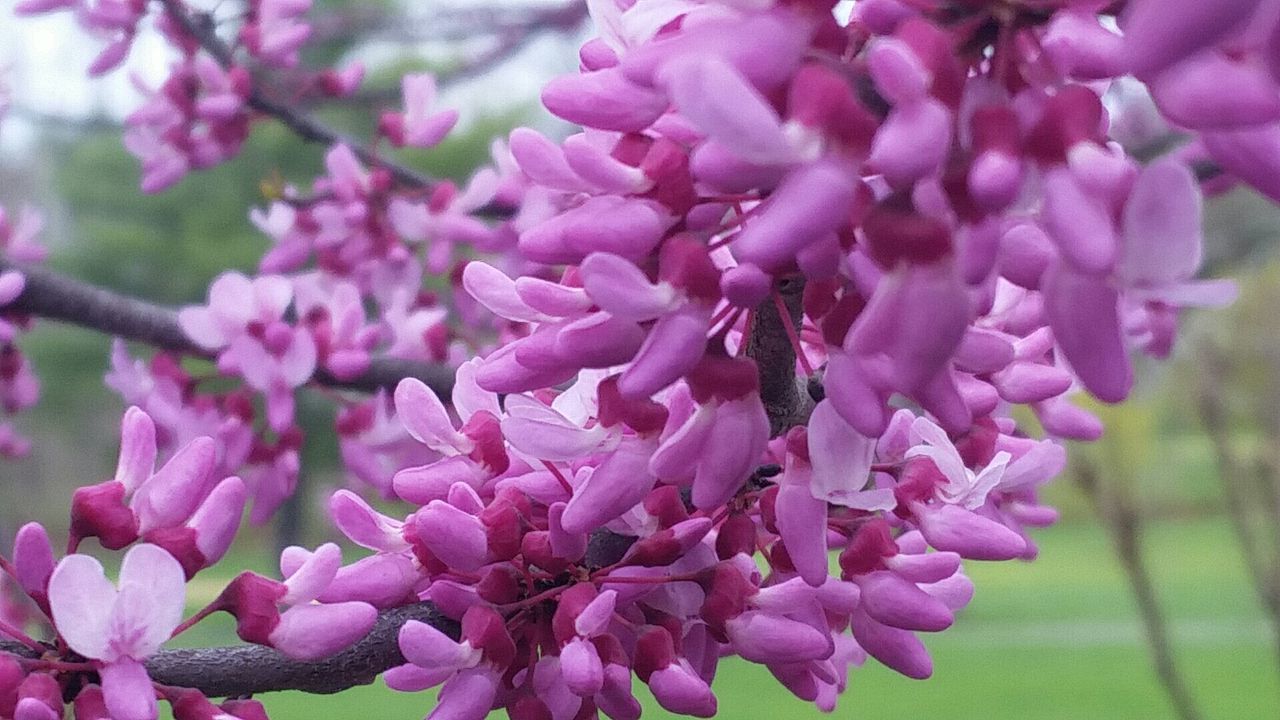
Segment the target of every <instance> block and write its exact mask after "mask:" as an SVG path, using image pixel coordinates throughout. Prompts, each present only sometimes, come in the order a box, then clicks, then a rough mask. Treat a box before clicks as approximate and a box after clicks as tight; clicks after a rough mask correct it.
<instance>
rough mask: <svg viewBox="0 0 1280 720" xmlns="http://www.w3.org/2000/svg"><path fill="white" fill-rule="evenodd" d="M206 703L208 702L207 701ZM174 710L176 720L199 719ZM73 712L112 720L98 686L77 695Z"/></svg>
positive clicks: (78, 719) (89, 719)
mask: <svg viewBox="0 0 1280 720" xmlns="http://www.w3.org/2000/svg"><path fill="white" fill-rule="evenodd" d="M192 692H195V691H192ZM196 694H199V693H196ZM171 702H172V701H171ZM206 702H208V701H207V700H206ZM215 709H216V708H215ZM173 710H174V720H188V719H189V718H192V719H193V720H194V718H196V717H197V716H183V715H179V714H178V706H177V705H173ZM72 712H73V713H74V716H75V720H111V713H110V712H108V711H107V701H106V699H105V698H103V696H102V688H100V687H98V686H97V685H86V686H85V688H84V689H83V690H81V691H80V692H79V693H78V694H77V695H76V699H75V702H74V703H72ZM6 714H7V713H6ZM213 717H214V716H213V715H207V716H199V718H198V720H212V718H213Z"/></svg>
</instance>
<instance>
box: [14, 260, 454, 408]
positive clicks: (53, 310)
mask: <svg viewBox="0 0 1280 720" xmlns="http://www.w3.org/2000/svg"><path fill="white" fill-rule="evenodd" d="M4 270H18V271H20V272H21V273H22V274H23V276H24V277H25V278H26V287H25V288H24V289H23V291H22V294H21V295H19V296H18V298H17V299H16V300H14V301H13V303H11V304H9V305H6V306H5V308H4V310H5V311H6V312H19V313H24V314H27V315H32V316H35V317H41V318H47V319H50V320H60V321H62V322H67V323H71V324H73V325H79V326H80V327H85V328H90V329H93V330H98V331H100V332H103V333H106V334H109V335H114V336H116V337H121V338H124V339H126V340H136V341H138V342H143V343H146V344H148V345H153V346H155V347H158V348H161V349H164V350H171V351H174V352H180V353H183V354H186V355H194V356H198V357H204V358H211V357H212V354H211V353H210V352H209V351H207V350H205V349H203V348H201V347H198V346H196V345H195V344H193V343H192V342H191V341H190V340H189V339H188V338H187V336H186V333H184V332H183V331H182V327H181V326H179V325H178V313H177V312H176V311H175V310H174V309H172V308H168V307H164V306H162V305H156V304H154V303H149V302H146V301H143V300H137V299H135V298H131V297H126V296H124V295H121V294H119V293H116V292H113V291H111V290H106V289H104V288H100V287H95V286H93V285H89V284H87V283H83V282H80V281H79V280H75V279H73V278H69V277H67V276H65V275H61V274H59V273H56V272H54V271H52V270H48V269H46V268H42V267H37V266H27V265H18V264H16V263H12V262H9V261H7V260H0V271H4ZM407 377H414V378H418V379H419V380H421V381H423V382H424V383H426V384H427V385H428V386H429V387H430V388H431V389H432V390H434V391H435V392H436V393H437V394H438V395H440V396H441V397H449V394H450V393H451V392H452V390H453V371H452V370H450V369H449V368H447V367H445V366H443V365H432V364H428V363H421V362H414V361H410V360H399V359H396V358H379V359H376V360H374V361H373V364H372V365H370V367H369V369H368V370H366V371H365V372H363V373H361V374H360V375H359V376H357V377H355V378H352V379H350V380H339V379H338V378H336V377H334V376H333V375H331V374H329V372H328V371H326V370H324V369H323V368H321V369H318V370H317V371H316V374H315V376H314V377H313V378H312V381H313V382H316V383H319V384H321V385H325V386H328V387H332V388H337V389H345V390H361V391H366V392H368V391H373V390H377V389H378V388H394V387H395V385H396V383H398V382H400V380H402V379H403V378H407Z"/></svg>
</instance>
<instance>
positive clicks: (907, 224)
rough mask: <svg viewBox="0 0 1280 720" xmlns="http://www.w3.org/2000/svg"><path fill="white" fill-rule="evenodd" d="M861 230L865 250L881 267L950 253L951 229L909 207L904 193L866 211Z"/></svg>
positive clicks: (927, 261) (926, 261) (933, 258)
mask: <svg viewBox="0 0 1280 720" xmlns="http://www.w3.org/2000/svg"><path fill="white" fill-rule="evenodd" d="M862 232H863V233H864V234H865V236H866V238H867V253H868V254H869V255H870V256H871V259H872V260H875V261H876V263H877V264H878V265H880V267H882V268H885V269H886V270H890V269H893V268H894V267H896V266H897V265H898V263H900V262H909V263H931V262H934V261H936V260H938V259H940V258H942V257H944V256H946V255H947V254H948V253H950V252H951V232H950V231H949V230H948V229H947V227H946V225H943V224H942V223H941V222H939V221H938V220H935V219H933V218H930V217H925V216H924V215H921V214H920V213H918V212H916V211H915V209H914V208H913V207H911V206H910V200H909V199H908V198H907V197H906V196H905V195H903V194H897V195H892V196H890V197H889V198H888V199H886V200H885V201H883V202H881V203H879V204H878V205H876V206H875V207H874V208H872V209H871V212H870V213H868V215H867V218H866V220H865V221H864V222H863V226H862Z"/></svg>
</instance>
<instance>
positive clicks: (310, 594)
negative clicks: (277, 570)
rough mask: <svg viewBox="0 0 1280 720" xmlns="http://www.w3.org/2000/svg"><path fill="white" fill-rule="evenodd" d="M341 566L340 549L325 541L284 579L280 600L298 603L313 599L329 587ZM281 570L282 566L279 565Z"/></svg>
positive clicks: (288, 603)
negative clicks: (282, 593) (283, 591)
mask: <svg viewBox="0 0 1280 720" xmlns="http://www.w3.org/2000/svg"><path fill="white" fill-rule="evenodd" d="M340 567H342V550H341V549H340V548H339V547H338V546H337V545H334V544H333V543H325V544H323V545H321V546H320V547H318V548H316V551H315V552H314V553H310V554H309V555H307V558H306V560H305V561H304V562H303V563H302V566H301V567H299V568H298V569H297V570H296V571H294V572H292V573H289V575H288V577H287V578H286V579H285V581H284V585H285V588H287V589H286V592H285V595H284V597H282V598H281V599H280V602H282V603H284V604H286V605H298V604H301V603H308V602H311V601H312V600H315V599H316V598H317V597H319V596H320V593H322V592H324V590H325V588H327V587H329V583H330V582H332V581H333V577H334V576H335V575H337V574H338V568H340ZM281 569H282V570H283V569H284V568H283V567H281Z"/></svg>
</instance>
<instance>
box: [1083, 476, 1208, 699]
mask: <svg viewBox="0 0 1280 720" xmlns="http://www.w3.org/2000/svg"><path fill="white" fill-rule="evenodd" d="M1071 463H1072V465H1071V467H1072V475H1073V476H1074V478H1075V480H1076V484H1077V485H1079V486H1080V489H1081V490H1083V491H1084V494H1085V496H1086V497H1088V499H1089V502H1090V504H1091V505H1092V506H1093V509H1094V511H1095V512H1097V513H1098V516H1099V517H1100V518H1101V519H1102V522H1103V524H1104V526H1105V527H1106V529H1107V534H1108V535H1110V536H1111V542H1112V545H1113V546H1114V547H1115V551H1116V558H1117V559H1118V560H1119V561H1120V566H1121V568H1123V569H1124V573H1125V577H1126V578H1127V579H1128V580H1129V588H1130V589H1131V590H1132V591H1133V598H1134V601H1135V602H1136V603H1137V606H1138V615H1139V617H1140V618H1141V619H1142V626H1143V629H1144V630H1145V632H1146V636H1147V646H1148V649H1149V650H1150V652H1151V662H1152V664H1153V665H1154V666H1155V671H1156V676H1157V677H1158V678H1159V679H1160V684H1161V685H1163V686H1164V690H1165V694H1166V695H1168V697H1169V703H1170V704H1171V705H1172V706H1173V711H1174V713H1175V714H1176V715H1177V717H1178V718H1179V719H1180V720H1201V718H1203V717H1204V715H1203V714H1202V713H1201V712H1200V709H1199V707H1198V706H1197V705H1196V701H1195V697H1194V696H1193V695H1192V694H1191V688H1190V686H1189V685H1188V684H1187V679H1186V677H1185V676H1183V674H1182V671H1181V670H1180V669H1179V667H1178V662H1177V659H1176V658H1175V657H1174V653H1173V643H1172V642H1171V640H1170V638H1169V628H1168V622H1167V620H1166V618H1165V614H1164V609H1163V608H1162V607H1161V605H1160V599H1159V597H1158V596H1157V595H1156V588H1155V584H1154V583H1153V582H1152V579H1151V573H1150V571H1149V570H1148V569H1147V564H1146V561H1145V560H1144V559H1143V557H1142V546H1141V532H1142V524H1141V519H1140V517H1139V515H1138V511H1137V510H1136V509H1135V508H1134V506H1133V499H1132V498H1130V497H1128V496H1126V495H1124V494H1122V493H1120V492H1118V491H1116V490H1114V488H1113V490H1112V492H1109V493H1108V492H1107V491H1106V489H1105V488H1104V487H1103V480H1102V477H1101V473H1100V472H1099V471H1098V467H1097V466H1096V465H1095V464H1094V463H1093V462H1092V461H1091V460H1090V459H1088V458H1084V457H1074V458H1072V460H1071Z"/></svg>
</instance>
